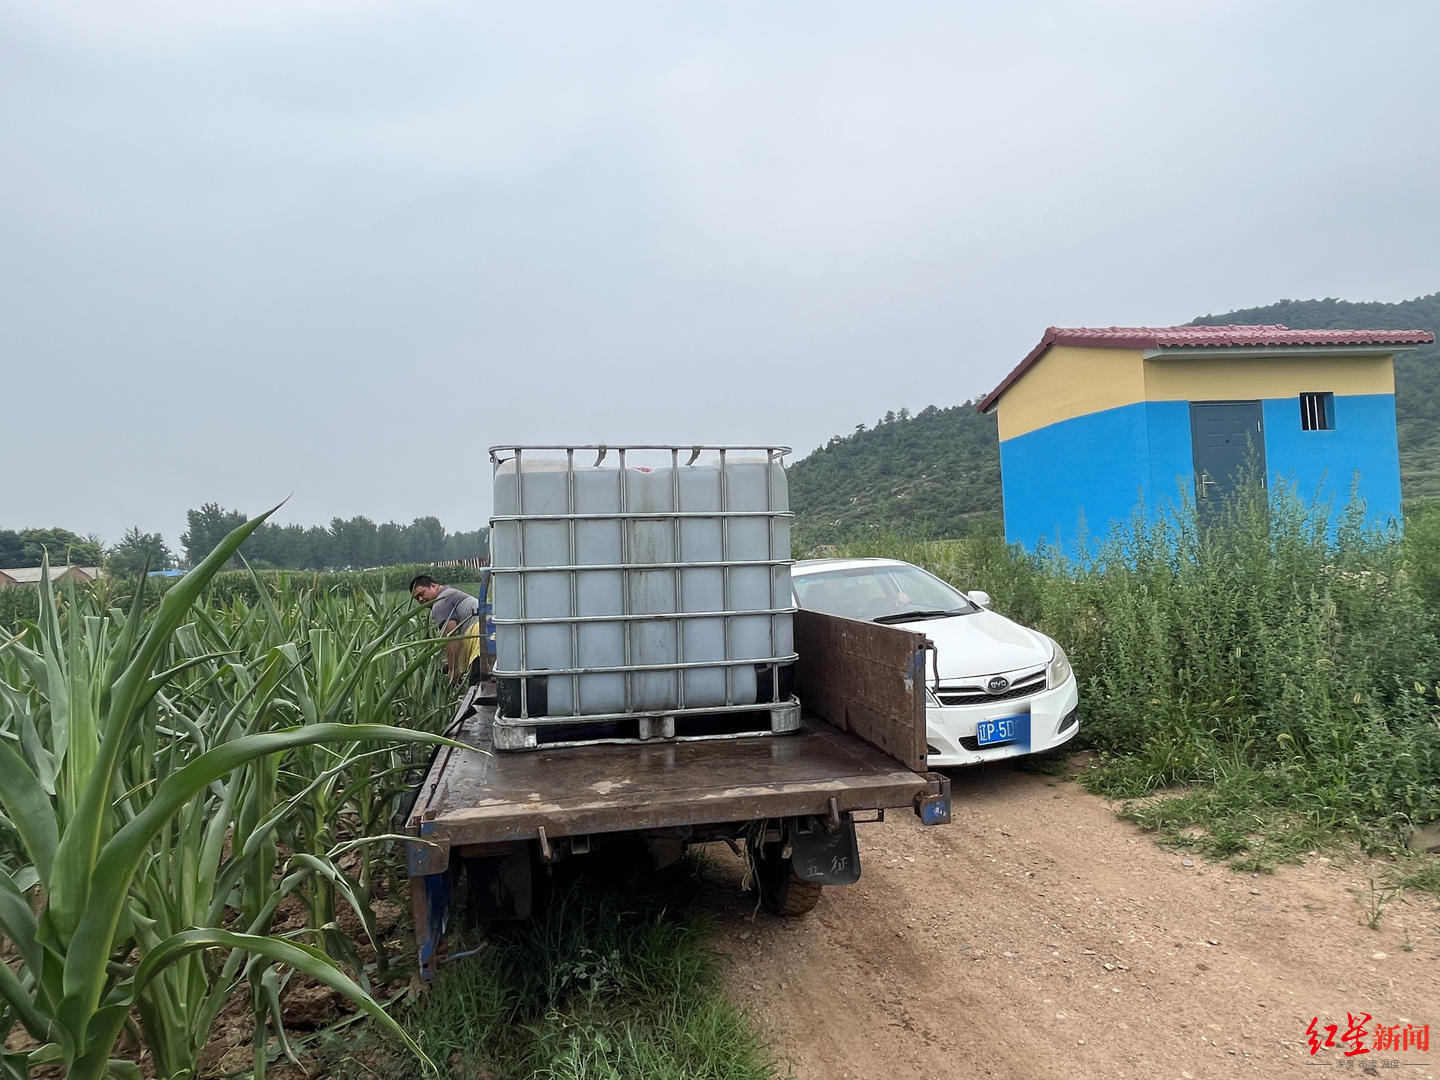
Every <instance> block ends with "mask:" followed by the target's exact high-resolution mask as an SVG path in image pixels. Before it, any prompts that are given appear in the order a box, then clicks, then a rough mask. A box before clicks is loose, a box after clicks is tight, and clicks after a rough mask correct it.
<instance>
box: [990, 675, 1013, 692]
mask: <svg viewBox="0 0 1440 1080" xmlns="http://www.w3.org/2000/svg"><path fill="white" fill-rule="evenodd" d="M985 689H986V690H987V691H989V692H990V693H992V694H1003V693H1004V692H1005V691H1006V690H1009V689H1010V680H1009V679H1007V678H1005V676H1004V675H996V676H995V677H994V678H992V679H991V680H990V681H989V682H987V683H986V684H985Z"/></svg>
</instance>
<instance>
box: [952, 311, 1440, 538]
mask: <svg viewBox="0 0 1440 1080" xmlns="http://www.w3.org/2000/svg"><path fill="white" fill-rule="evenodd" d="M1434 340H1435V339H1434V335H1433V334H1431V333H1429V332H1427V331H1423V330H1292V329H1290V328H1289V327H1286V326H1278V325H1277V326H1167V327H1145V326H1141V327H1119V326H1111V327H1105V328H1085V327H1079V328H1069V329H1067V328H1062V327H1056V326H1052V327H1050V328H1049V329H1048V330H1046V331H1045V336H1044V337H1042V338H1041V339H1040V343H1039V344H1038V345H1036V346H1035V348H1034V349H1032V350H1031V351H1030V354H1029V355H1028V356H1026V357H1025V359H1024V360H1022V361H1021V362H1020V364H1019V365H1018V366H1017V367H1016V368H1015V370H1014V371H1012V372H1010V374H1009V375H1007V376H1006V377H1005V380H1004V381H1003V382H1002V383H1001V384H1000V385H999V386H998V387H996V388H995V390H993V391H992V392H991V393H990V394H989V395H987V396H986V397H985V398H984V399H983V400H982V401H981V402H980V406H979V408H980V411H981V412H990V411H991V410H994V411H995V413H996V421H997V425H998V428H999V434H1000V473H1001V486H1002V489H1003V492H1004V506H1005V536H1006V539H1007V540H1008V541H1010V542H1011V543H1018V544H1020V545H1022V546H1023V547H1024V548H1025V549H1026V550H1030V551H1033V550H1035V548H1036V546H1037V545H1038V544H1040V543H1042V542H1043V543H1045V544H1046V545H1048V546H1051V547H1055V548H1058V549H1059V550H1060V551H1062V552H1063V553H1065V554H1067V555H1074V554H1078V553H1079V549H1078V545H1079V542H1080V538H1081V536H1082V535H1088V536H1090V537H1092V538H1095V537H1100V536H1103V535H1104V534H1105V533H1106V532H1107V531H1108V530H1109V528H1110V526H1111V525H1112V523H1114V522H1125V521H1128V520H1130V519H1131V518H1132V517H1133V516H1134V514H1135V511H1136V509H1137V508H1138V507H1140V506H1141V505H1143V506H1145V507H1146V508H1147V512H1148V513H1150V514H1151V515H1152V516H1153V515H1154V514H1155V513H1157V512H1159V511H1160V510H1161V509H1163V508H1164V507H1165V506H1167V505H1171V506H1173V505H1175V504H1177V503H1178V502H1180V501H1181V498H1182V494H1183V495H1185V496H1192V497H1193V498H1195V499H1196V500H1197V504H1200V500H1206V499H1215V498H1216V497H1218V496H1220V495H1223V493H1224V492H1225V491H1227V490H1228V489H1229V488H1230V487H1231V486H1232V485H1233V484H1234V482H1235V480H1236V478H1237V475H1238V474H1240V473H1242V472H1243V470H1244V469H1245V468H1246V467H1253V468H1254V469H1255V471H1256V472H1257V473H1258V475H1260V476H1261V477H1265V478H1270V477H1275V476H1277V475H1278V476H1281V477H1284V478H1285V479H1286V480H1287V481H1292V482H1294V483H1295V484H1296V485H1297V488H1298V491H1299V492H1300V493H1301V494H1302V496H1304V497H1306V498H1309V497H1311V496H1312V495H1316V494H1318V495H1319V496H1320V497H1321V498H1326V499H1329V500H1331V501H1332V502H1333V504H1334V505H1335V507H1336V509H1337V510H1338V509H1339V508H1341V507H1343V506H1344V504H1345V503H1346V501H1347V500H1348V498H1349V496H1350V493H1351V486H1352V483H1355V482H1356V478H1357V477H1358V484H1359V487H1358V489H1357V490H1358V494H1359V495H1360V497H1361V498H1363V499H1364V501H1365V509H1366V516H1367V518H1368V519H1369V520H1370V521H1371V522H1373V523H1378V524H1383V523H1385V522H1387V521H1389V520H1391V519H1393V520H1395V521H1399V519H1400V452H1399V443H1398V440H1397V436H1396V429H1395V369H1394V354H1395V353H1396V352H1397V351H1400V350H1403V349H1410V348H1414V347H1415V346H1417V345H1425V344H1429V343H1430V342H1432V341H1434Z"/></svg>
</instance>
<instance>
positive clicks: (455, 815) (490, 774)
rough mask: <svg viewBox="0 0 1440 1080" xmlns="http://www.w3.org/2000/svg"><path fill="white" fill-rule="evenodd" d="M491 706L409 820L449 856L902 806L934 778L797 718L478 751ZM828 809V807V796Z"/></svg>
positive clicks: (437, 772)
mask: <svg viewBox="0 0 1440 1080" xmlns="http://www.w3.org/2000/svg"><path fill="white" fill-rule="evenodd" d="M494 711H495V709H494V706H493V705H483V706H480V707H479V709H478V711H477V712H476V714H475V715H474V716H473V717H471V718H470V719H468V720H466V721H465V722H464V726H463V727H462V728H461V729H460V730H459V731H458V732H456V733H455V734H454V736H453V737H454V738H456V739H457V740H459V741H462V742H465V743H468V744H469V745H470V746H472V747H474V748H475V749H474V750H473V751H469V752H467V751H464V750H442V751H441V752H440V753H439V755H437V757H436V759H435V762H434V763H433V764H432V765H431V768H430V771H429V774H428V775H427V776H426V778H425V781H424V783H423V785H422V787H421V789H420V795H419V798H418V799H417V800H416V803H415V807H414V809H413V810H412V812H411V817H410V821H409V823H408V824H409V826H410V831H411V832H412V834H413V835H419V836H423V837H425V838H426V839H428V840H430V841H432V842H441V843H446V844H448V845H449V846H450V847H451V848H452V849H453V848H458V847H464V846H467V845H473V844H491V843H503V842H508V841H515V840H534V839H536V838H537V836H538V835H539V830H540V829H541V828H544V830H545V835H546V837H547V838H548V839H549V840H555V839H558V838H560V837H565V836H580V835H590V834H595V833H606V832H616V831H621V830H626V831H628V830H639V829H656V828H666V827H671V826H687V825H688V826H694V825H706V824H714V823H719V822H730V821H753V820H756V819H760V818H772V817H790V816H795V815H801V814H826V813H829V812H831V811H832V810H834V811H839V812H844V811H847V810H877V809H888V808H893V807H902V806H903V807H907V808H909V807H912V806H915V805H916V803H917V800H919V799H920V798H921V797H922V796H925V795H928V794H932V793H934V792H935V791H936V790H937V789H936V779H935V778H934V777H931V776H929V775H927V774H923V773H917V772H915V771H913V770H912V769H909V768H906V767H905V766H903V765H901V764H900V763H899V762H897V761H896V760H895V759H894V758H892V757H890V756H889V755H888V754H886V753H884V752H883V751H881V750H879V749H877V748H875V747H874V746H871V745H869V744H868V743H867V742H865V741H864V740H863V739H861V738H859V737H857V736H856V735H853V734H850V733H848V732H845V731H841V730H839V729H838V728H836V727H834V726H833V725H831V724H829V723H827V722H826V721H824V720H822V719H820V718H819V717H818V716H815V715H814V714H811V713H807V714H806V715H805V717H804V720H803V724H802V727H801V729H800V731H798V732H795V733H793V734H786V735H761V736H746V737H742V738H727V739H701V740H694V741H680V742H665V743H657V744H653V745H652V744H644V745H634V744H632V745H608V746H569V747H564V748H559V749H552V750H543V749H542V750H533V751H529V752H525V753H497V752H494V751H492V750H491V749H490V723H491V720H492V718H493V716H494ZM832 799H833V800H835V803H836V805H835V806H834V807H832V806H831V804H830V801H831V800H832Z"/></svg>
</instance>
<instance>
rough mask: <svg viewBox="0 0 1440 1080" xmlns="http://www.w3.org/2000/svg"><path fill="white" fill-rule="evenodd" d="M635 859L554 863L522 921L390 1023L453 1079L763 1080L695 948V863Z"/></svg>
mask: <svg viewBox="0 0 1440 1080" xmlns="http://www.w3.org/2000/svg"><path fill="white" fill-rule="evenodd" d="M643 862H644V860H643V858H640V857H639V856H638V854H637V855H635V856H634V857H631V858H610V859H605V860H603V861H600V862H596V861H592V860H580V861H579V864H576V865H564V864H562V866H561V867H560V868H558V871H557V875H556V876H555V877H554V878H552V879H550V880H548V881H547V882H546V889H545V892H544V894H543V895H542V897H541V904H540V906H539V909H538V911H537V912H536V914H535V916H534V918H533V919H531V920H530V921H529V922H527V923H524V924H512V925H499V926H495V927H492V928H491V929H490V930H488V931H487V933H486V938H485V941H484V944H483V946H482V947H481V949H480V951H479V953H478V954H477V955H475V956H472V957H469V958H466V959H462V960H458V961H456V962H455V963H452V964H449V965H446V966H445V967H442V968H441V970H440V972H439V974H438V975H437V977H436V979H435V983H434V985H433V986H432V987H431V988H430V991H429V992H428V993H426V994H425V995H424V996H423V997H420V998H419V999H417V1000H416V1001H415V1002H414V1003H413V1004H412V1006H411V1008H410V1009H409V1010H408V1012H406V1013H404V1014H402V1015H401V1020H402V1021H403V1022H404V1023H405V1024H406V1026H407V1027H408V1028H409V1029H410V1030H411V1031H412V1032H414V1033H415V1037H416V1038H417V1039H419V1040H420V1041H421V1042H422V1043H423V1044H424V1045H425V1047H426V1048H427V1049H428V1050H429V1052H430V1053H431V1054H432V1055H433V1056H434V1057H435V1058H437V1059H444V1060H445V1061H447V1062H448V1064H449V1066H450V1068H451V1071H452V1073H453V1074H454V1075H457V1076H488V1077H492V1078H493V1080H531V1078H536V1077H544V1078H547V1080H771V1078H773V1077H775V1076H776V1069H775V1066H774V1063H773V1061H772V1059H771V1056H770V1054H769V1052H768V1050H767V1049H766V1046H765V1043H764V1040H763V1037H762V1036H760V1034H759V1033H758V1032H757V1030H756V1029H755V1027H754V1025H753V1024H751V1023H750V1022H749V1020H748V1019H747V1018H746V1017H745V1016H744V1015H743V1014H742V1013H740V1012H739V1011H738V1010H737V1009H736V1008H735V1007H734V1006H732V1005H731V1004H729V1003H728V1002H727V1001H726V1000H725V996H724V993H723V986H722V982H721V968H720V963H719V960H718V957H717V956H716V954H715V953H714V952H713V951H712V949H711V947H710V946H709V945H707V943H706V938H707V934H708V924H707V920H706V917H705V915H704V913H703V912H702V911H699V910H698V909H697V908H696V906H695V897H696V896H697V888H696V886H697V885H698V883H699V881H700V879H701V877H702V876H703V874H704V864H703V862H702V861H700V860H698V859H694V858H692V859H688V860H686V861H684V862H683V863H681V864H679V865H677V866H673V867H669V868H667V869H666V870H664V871H661V872H654V871H650V870H641V869H637V864H639V863H643ZM585 863H588V865H583V864H585Z"/></svg>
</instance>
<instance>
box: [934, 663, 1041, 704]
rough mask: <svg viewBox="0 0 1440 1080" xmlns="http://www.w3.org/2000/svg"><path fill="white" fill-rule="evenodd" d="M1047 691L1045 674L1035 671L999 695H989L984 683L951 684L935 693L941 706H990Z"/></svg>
mask: <svg viewBox="0 0 1440 1080" xmlns="http://www.w3.org/2000/svg"><path fill="white" fill-rule="evenodd" d="M1044 689H1045V672H1044V671H1034V672H1031V673H1030V674H1029V675H1021V676H1020V677H1019V678H1017V679H1016V680H1015V681H1014V682H1012V683H1011V684H1010V688H1009V689H1008V690H1003V691H1001V692H1000V693H998V694H992V693H989V692H988V691H987V690H986V689H985V684H984V683H949V684H947V685H945V686H942V687H940V689H939V690H937V691H935V697H936V699H937V700H938V701H939V702H940V704H941V705H988V704H989V703H990V702H992V701H1014V700H1015V699H1016V698H1024V697H1030V695H1032V694H1038V693H1040V691H1042V690H1044Z"/></svg>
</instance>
